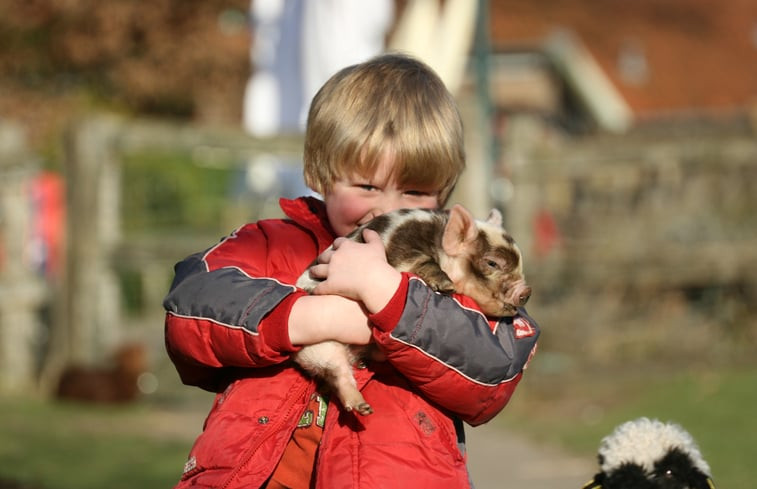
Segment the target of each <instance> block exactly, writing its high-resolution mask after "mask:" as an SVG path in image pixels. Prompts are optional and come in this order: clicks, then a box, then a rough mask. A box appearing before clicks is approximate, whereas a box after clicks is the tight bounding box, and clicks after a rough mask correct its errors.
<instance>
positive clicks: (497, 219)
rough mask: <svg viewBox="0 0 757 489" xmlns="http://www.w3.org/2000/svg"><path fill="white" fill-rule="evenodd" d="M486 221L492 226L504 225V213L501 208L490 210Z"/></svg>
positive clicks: (499, 226)
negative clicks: (500, 210)
mask: <svg viewBox="0 0 757 489" xmlns="http://www.w3.org/2000/svg"><path fill="white" fill-rule="evenodd" d="M486 222H488V223H489V224H491V225H492V226H497V227H498V228H501V227H502V213H501V212H499V210H497V209H494V208H492V210H490V211H489V217H487V218H486Z"/></svg>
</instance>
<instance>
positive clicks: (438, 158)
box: [304, 54, 465, 205]
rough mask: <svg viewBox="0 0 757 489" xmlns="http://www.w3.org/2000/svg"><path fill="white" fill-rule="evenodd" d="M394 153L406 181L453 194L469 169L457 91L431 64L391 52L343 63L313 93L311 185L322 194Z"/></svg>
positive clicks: (442, 197) (307, 163) (308, 147)
mask: <svg viewBox="0 0 757 489" xmlns="http://www.w3.org/2000/svg"><path fill="white" fill-rule="evenodd" d="M386 155H390V156H392V157H393V158H394V168H393V174H392V177H394V178H395V179H396V181H397V182H398V183H399V184H400V185H405V186H415V185H417V186H421V187H431V188H433V189H438V191H439V205H444V203H445V202H446V201H447V199H448V198H449V195H450V193H452V190H453V189H454V187H455V184H456V183H457V179H458V177H459V176H460V173H462V171H463V170H464V169H465V149H464V143H463V127H462V119H461V117H460V113H459V112H458V109H457V105H456V104H455V100H454V98H453V97H452V94H450V92H449V91H448V90H447V88H446V87H445V86H444V83H443V82H442V80H441V79H440V78H439V76H438V75H437V74H436V73H435V72H434V71H433V70H432V69H431V68H430V67H429V66H427V65H426V64H424V63H422V62H421V61H418V60H416V59H414V58H411V57H409V56H406V55H401V54H385V55H381V56H377V57H375V58H373V59H371V60H369V61H366V62H364V63H361V64H356V65H353V66H349V67H347V68H344V69H342V70H341V71H339V72H338V73H336V74H335V75H334V76H332V77H331V78H330V79H329V80H328V81H327V82H326V83H325V84H324V85H323V87H321V89H320V90H319V91H318V93H317V94H316V95H315V97H314V98H313V101H312V103H311V105H310V111H309V113H308V121H307V129H306V131H305V153H304V175H305V183H307V185H308V186H309V187H310V188H311V189H313V190H315V191H316V192H319V193H321V194H326V193H328V192H329V191H330V189H331V185H332V184H333V183H334V182H335V181H337V180H338V179H340V178H343V177H346V176H348V175H352V174H358V175H371V174H373V173H375V170H376V167H377V165H378V163H379V161H381V159H382V157H384V156H386Z"/></svg>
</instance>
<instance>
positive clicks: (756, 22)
mask: <svg viewBox="0 0 757 489" xmlns="http://www.w3.org/2000/svg"><path fill="white" fill-rule="evenodd" d="M489 8H490V16H491V17H490V31H491V32H490V35H491V40H492V44H493V46H494V48H495V50H496V49H497V48H508V47H512V46H529V45H530V46H541V45H542V44H543V43H544V42H545V40H546V39H547V38H548V37H549V36H550V35H551V34H552V33H553V32H554V31H555V30H558V29H569V30H572V31H573V32H574V33H576V35H577V36H578V37H579V38H580V39H581V41H582V43H583V44H584V45H585V47H586V48H587V49H588V50H589V51H590V52H591V53H592V55H593V56H594V57H595V58H596V61H597V62H598V63H599V65H600V66H601V67H602V68H603V70H604V72H605V74H606V75H607V76H608V77H609V78H610V80H611V81H612V82H613V84H614V85H615V87H616V88H617V89H618V90H619V91H620V93H621V94H622V96H623V98H624V99H625V100H626V102H627V104H628V105H629V106H630V107H631V109H632V110H633V112H634V113H635V114H636V116H637V117H642V118H643V117H651V116H656V115H661V114H669V113H680V112H684V113H688V112H715V113H717V112H730V111H734V110H739V109H742V108H744V107H747V106H753V105H754V104H757V2H755V1H753V0H728V1H727V2H723V1H718V0H633V1H628V0H540V1H538V2H532V1H529V0H490V1H489Z"/></svg>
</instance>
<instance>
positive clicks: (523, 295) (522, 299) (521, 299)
mask: <svg viewBox="0 0 757 489" xmlns="http://www.w3.org/2000/svg"><path fill="white" fill-rule="evenodd" d="M530 298H531V287H529V286H528V285H526V287H525V288H524V289H523V290H521V292H520V294H518V305H519V306H521V307H522V306H525V305H526V302H528V299H530Z"/></svg>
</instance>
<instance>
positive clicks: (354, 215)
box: [324, 156, 439, 236]
mask: <svg viewBox="0 0 757 489" xmlns="http://www.w3.org/2000/svg"><path fill="white" fill-rule="evenodd" d="M393 165H394V161H393V159H392V158H391V157H389V156H387V157H385V158H384V159H382V160H381V162H380V163H379V165H378V168H377V170H376V173H375V174H374V175H373V176H367V177H366V176H363V175H350V176H347V177H345V178H342V179H340V180H337V181H336V182H334V184H333V185H332V186H331V190H330V191H329V192H328V193H327V194H326V195H325V196H324V201H325V202H326V213H327V215H328V217H329V223H330V224H331V227H332V228H333V229H334V231H335V232H336V234H337V235H339V236H345V235H347V234H349V233H350V232H351V231H352V230H354V229H355V228H357V227H358V226H359V225H361V224H365V223H366V222H368V221H370V220H371V219H373V218H374V217H376V216H380V215H381V214H385V213H387V212H389V211H393V210H397V209H404V208H417V207H421V208H426V209H435V208H437V207H439V200H438V197H439V190H438V189H435V188H417V187H413V188H409V187H404V186H402V185H399V184H398V183H397V182H396V181H395V180H394V179H393V178H390V177H389V176H390V174H391V170H392V166H393Z"/></svg>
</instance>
